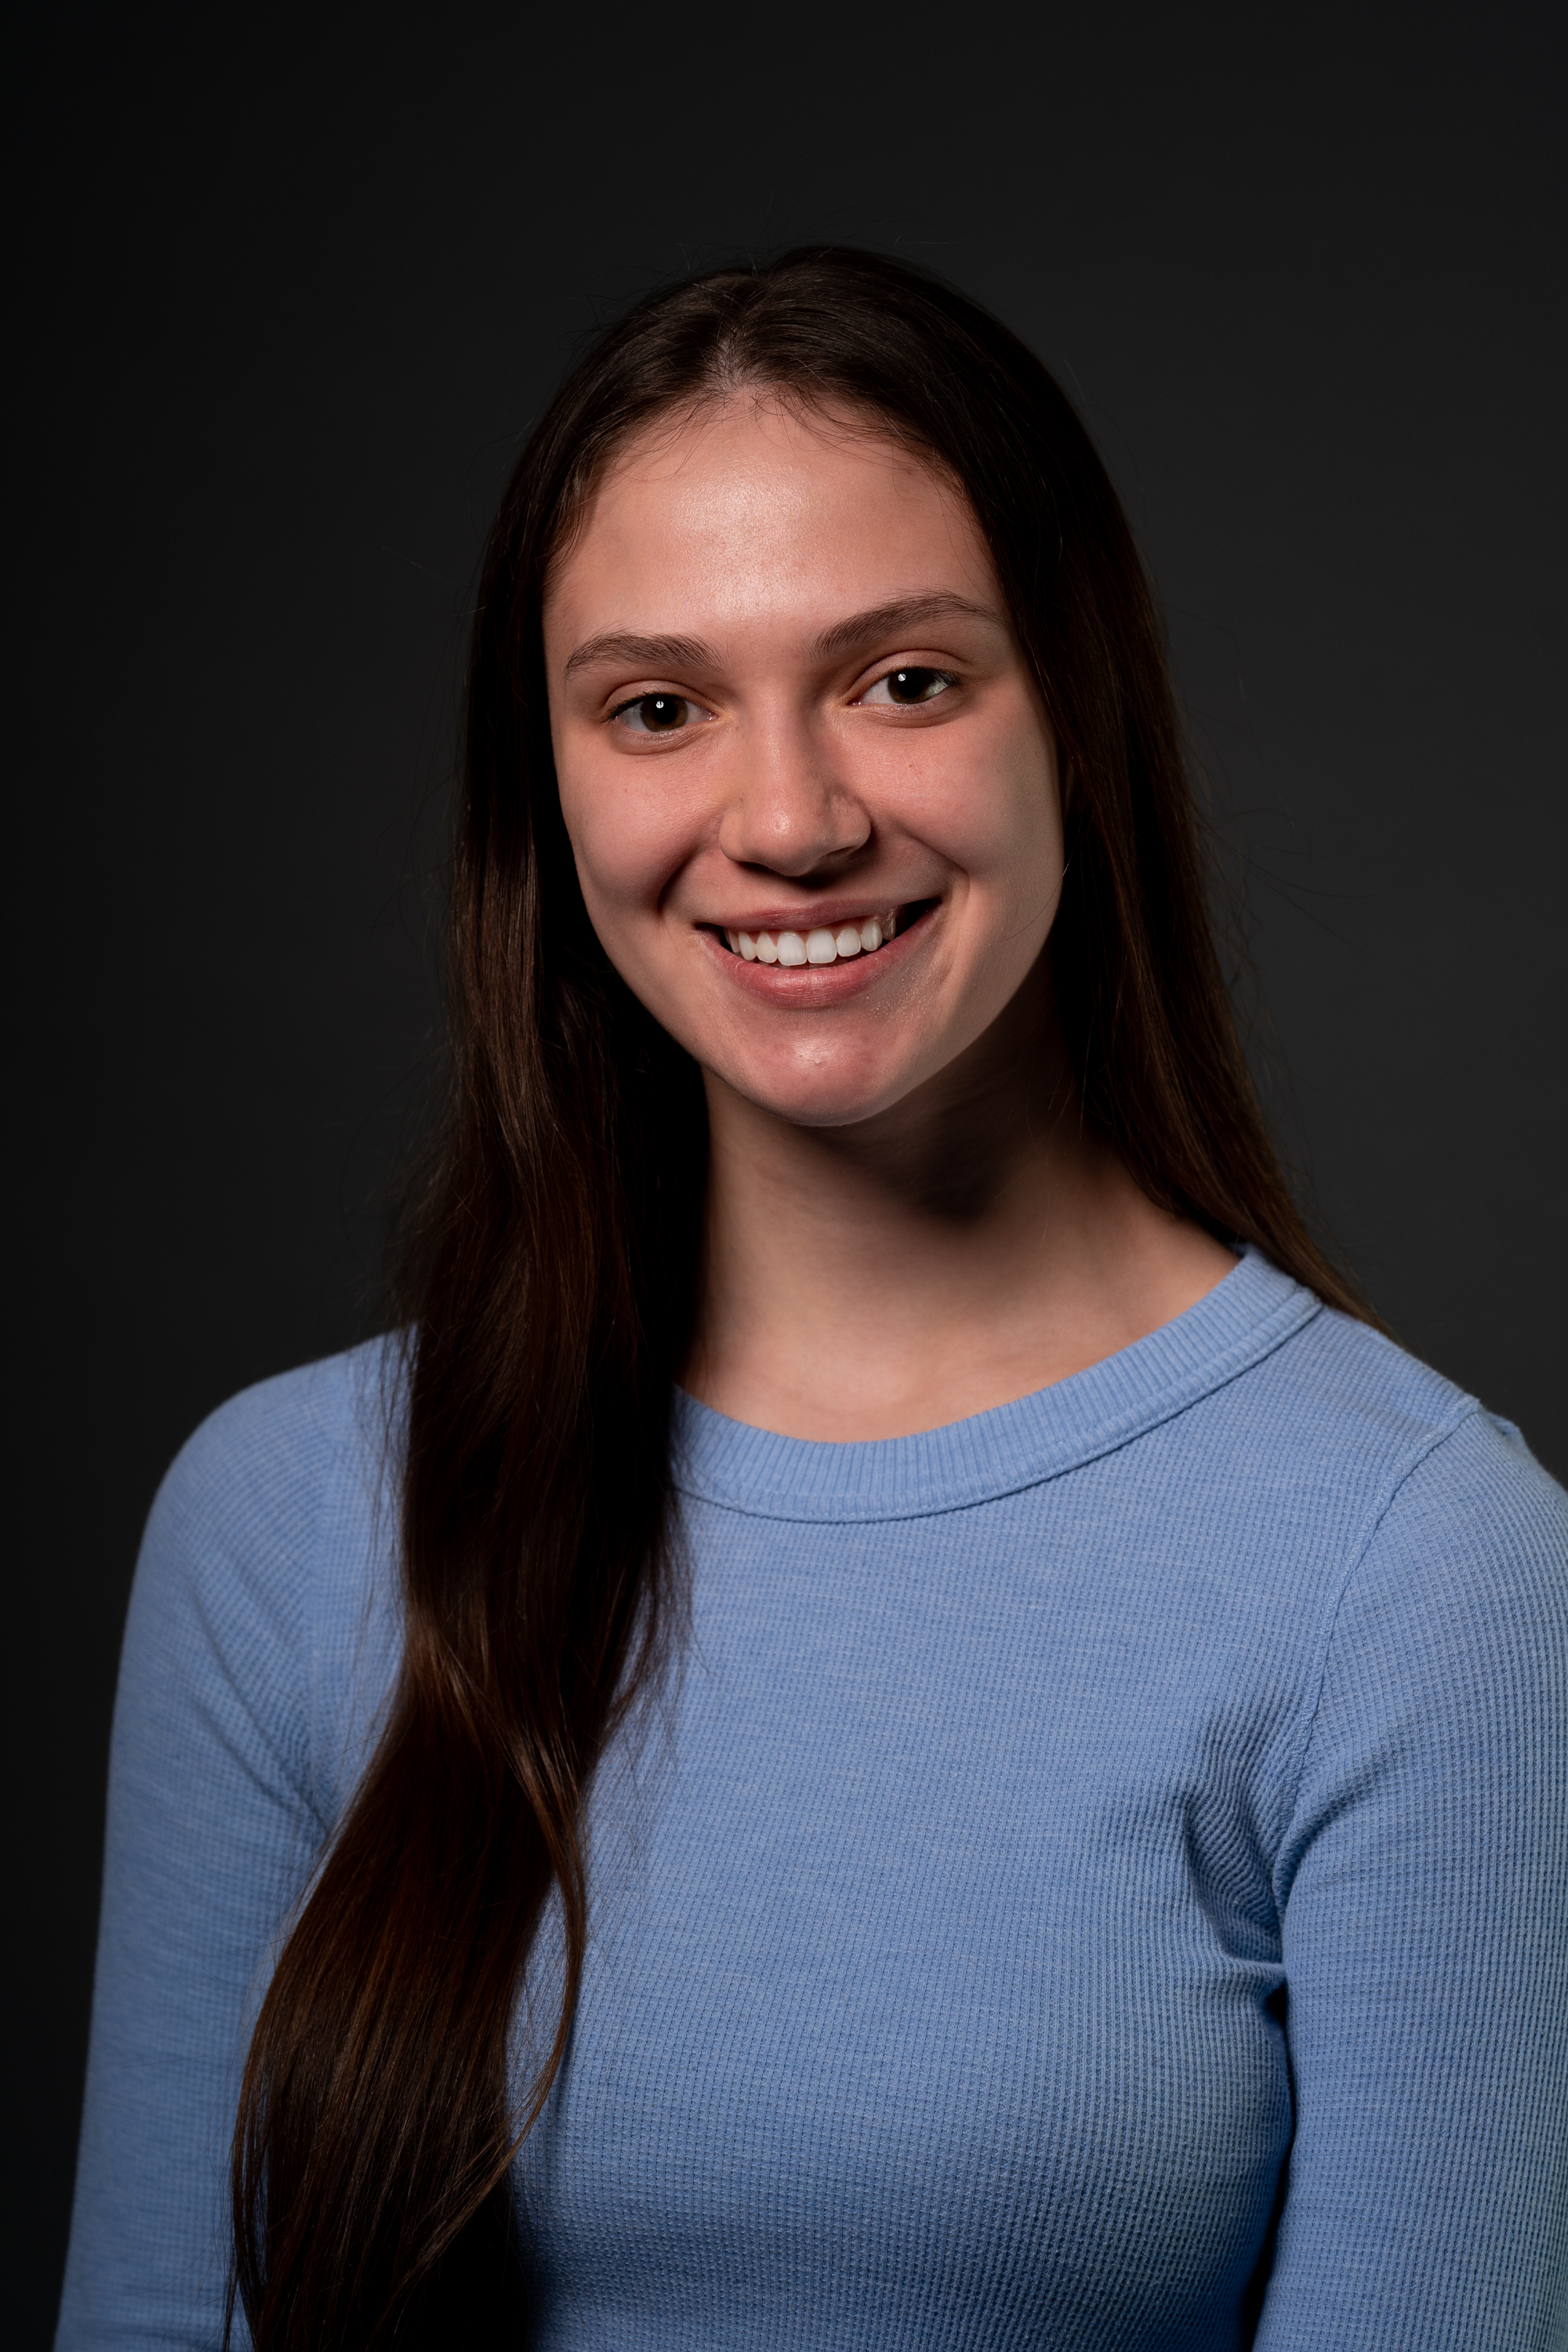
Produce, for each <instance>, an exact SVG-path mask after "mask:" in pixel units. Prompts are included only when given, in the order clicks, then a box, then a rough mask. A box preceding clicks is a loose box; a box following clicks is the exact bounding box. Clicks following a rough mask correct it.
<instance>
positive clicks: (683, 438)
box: [544, 392, 1234, 1440]
mask: <svg viewBox="0 0 1568 2352" xmlns="http://www.w3.org/2000/svg"><path fill="white" fill-rule="evenodd" d="M544 646H545V660H546V665H547V670H548V676H549V680H550V695H551V722H552V735H553V740H554V748H555V758H556V765H557V772H558V775H559V778H560V786H561V800H562V807H563V813H564V816H565V821H566V825H567V829H568V832H569V834H570V835H571V839H572V844H573V847H574V852H575V856H576V862H577V871H578V875H579V877H580V879H581V882H582V887H583V893H584V899H585V901H586V904H587V908H588V912H589V916H590V918H591V919H592V921H593V923H594V927H595V930H596V931H597V933H598V936H599V938H600V940H602V941H603V943H604V946H605V951H606V952H607V954H608V955H609V956H610V958H611V960H612V961H613V962H614V963H615V965H616V969H617V970H618V971H620V973H621V974H622V976H623V978H624V979H625V980H626V982H627V984H628V985H629V986H630V987H631V988H632V989H633V990H634V991H635V992H636V993H637V996H638V997H640V998H641V1000H642V1002H643V1003H645V1004H646V1005H647V1007H648V1009H649V1010H650V1011H651V1012H652V1013H653V1014H654V1015H655V1017H656V1018H657V1019H658V1021H659V1022H660V1023H661V1024H663V1025H664V1027H665V1028H666V1029H668V1031H669V1032H670V1034H672V1035H673V1036H675V1037H676V1038H678V1039H679V1042H680V1043H681V1045H684V1046H685V1047H686V1048H687V1050H688V1051H689V1053H690V1054H691V1055H693V1056H694V1058H695V1059H696V1061H697V1062H698V1063H699V1065H700V1067H701V1070H702V1073H703V1078H704V1083H705V1086H706V1089H707V1097H708V1108H709V1117H710V1131H711V1145H712V1152H711V1164H710V1191H709V1199H708V1203H707V1217H706V1235H705V1245H704V1262H703V1267H702V1277H701V1286H700V1297H699V1303H698V1315H697V1321H696V1330H695V1338H694V1341H693V1346H692V1350H691V1356H690V1360H689V1363H688V1364H687V1366H686V1368H685V1371H684V1374H683V1378H684V1381H685V1384H686V1385H687V1387H688V1388H689V1389H690V1390H691V1391H692V1392H693V1393H694V1394H696V1395H697V1396H699V1397H700V1398H701V1399H702V1400H703V1401H704V1402H706V1403H708V1404H710V1405H712V1406H714V1407H715V1408H716V1409H717V1410H718V1411H720V1412H725V1413H728V1414H730V1415H731V1416H732V1417H733V1418H734V1419H736V1420H739V1421H744V1422H749V1423H752V1424H753V1425H754V1426H757V1427H760V1428H763V1429H770V1430H775V1431H778V1432H779V1433H782V1434H784V1435H787V1436H795V1437H804V1438H818V1439H836V1440H849V1439H860V1438H882V1437H892V1436H901V1435H905V1434H908V1433H912V1432H914V1431H918V1430H922V1429H930V1428H933V1427H936V1426H939V1425H941V1424H942V1423H947V1422H952V1421H956V1420H960V1419H963V1417H964V1416H966V1415H968V1414H970V1413H974V1412H983V1411H984V1410H986V1409H987V1408H989V1407H991V1406H993V1405H997V1404H1002V1403H1005V1402H1008V1401H1009V1400H1011V1399H1013V1398H1015V1397H1018V1396H1023V1395H1026V1394H1029V1393H1031V1392H1032V1391H1036V1390H1037V1389H1040V1388H1043V1387H1046V1386H1047V1385H1048V1384H1049V1383H1051V1382H1053V1381H1059V1380H1063V1379H1066V1378H1068V1377H1069V1376H1070V1375H1071V1374H1072V1373H1074V1372H1077V1371H1080V1370H1083V1369H1084V1368H1085V1367H1086V1366H1088V1365H1090V1364H1093V1363H1097V1362H1099V1361H1100V1360H1101V1359H1102V1358H1104V1357H1106V1356H1108V1355H1110V1354H1112V1353H1113V1352H1115V1351H1116V1350H1117V1349H1121V1348H1124V1347H1126V1346H1128V1345H1129V1344H1130V1343H1131V1341H1133V1340H1135V1339H1140V1338H1142V1336H1143V1335H1144V1334H1145V1333H1147V1332H1149V1331H1151V1330H1153V1329H1155V1328H1157V1327H1158V1326H1159V1325H1161V1324H1162V1323H1164V1322H1167V1321H1169V1320H1170V1319H1171V1318H1173V1316H1175V1315H1179V1314H1181V1313H1182V1312H1183V1311H1184V1309H1185V1308H1186V1307H1190V1306H1191V1305H1193V1304H1194V1301H1195V1300H1196V1299H1198V1298H1200V1297H1202V1296H1203V1295H1204V1293H1205V1291H1207V1290H1209V1289H1210V1288H1212V1287H1213V1286H1214V1284H1215V1282H1217V1281H1219V1280H1220V1279H1221V1278H1222V1277H1223V1276H1225V1275H1226V1274H1227V1273H1228V1272H1229V1271H1230V1269H1231V1266H1232V1265H1233V1264H1234V1260H1233V1258H1232V1256H1231V1255H1230V1253H1229V1252H1228V1251H1226V1250H1225V1249H1223V1248H1222V1247H1221V1246H1220V1245H1219V1244H1217V1243H1215V1242H1214V1241H1213V1240H1211V1239H1210V1238H1209V1237H1208V1236H1207V1235H1206V1234H1204V1233H1202V1232H1201V1231H1199V1230H1198V1229H1197V1228H1196V1227H1194V1226H1193V1225H1190V1224H1187V1223H1183V1222H1182V1221H1180V1220H1178V1219H1177V1218H1174V1217H1172V1216H1169V1215H1167V1214H1166V1213H1164V1212H1163V1211H1162V1210H1159V1209H1157V1208H1155V1207H1154V1206H1153V1204H1152V1202H1149V1201H1148V1200H1147V1199H1145V1197H1144V1196H1143V1194H1142V1192H1139V1190H1138V1188H1137V1186H1136V1185H1135V1184H1134V1183H1133V1182H1132V1181H1131V1178H1130V1177H1129V1176H1128V1174H1127V1172H1126V1171H1125V1169H1124V1168H1123V1167H1122V1165H1121V1161H1120V1160H1119V1159H1118V1158H1117V1156H1116V1154H1115V1153H1114V1151H1113V1150H1111V1148H1110V1145H1109V1144H1108V1143H1107V1142H1106V1140H1105V1139H1103V1138H1101V1137H1100V1136H1099V1135H1098V1134H1097V1133H1095V1132H1094V1131H1092V1130H1091V1129H1088V1128H1087V1126H1086V1124H1085V1122H1084V1120H1083V1118H1082V1117H1081V1115H1080V1112H1079V1105H1078V1102H1077V1099H1076V1096H1075V1092H1074V1088H1073V1087H1072V1083H1071V1080H1070V1076H1069V1074H1068V1066H1067V1063H1066V1059H1065V1056H1064V1054H1063V1051H1062V1048H1061V1044H1060V1040H1059V1036H1058V1027H1057V1023H1056V1019H1055V1013H1054V1008H1053V1003H1052V992H1051V982H1050V966H1049V959H1048V958H1047V956H1046V955H1045V954H1044V952H1043V950H1044V949H1045V944H1046V940H1047V937H1048V936H1049V932H1050V927H1051V923H1052V921H1053V919H1054V917H1055V913H1056V908H1057V905H1058V898H1059V895H1060V891H1061V887H1062V877H1063V851H1062V819H1061V794H1060V788H1059V781H1058V759H1057V751H1056V745H1055V741H1054V740H1053V737H1052V732H1051V729H1050V726H1049V724H1048V722H1047V718H1046V714H1045V712H1044V710H1043V709H1042V708H1041V706H1040V702H1039V698H1038V695H1037V691H1036V689H1035V688H1034V685H1033V682H1032V680H1031V679H1030V677H1029V675H1028V672H1027V670H1026V666H1025V664H1024V662H1023V660H1022V658H1021V656H1020V654H1019V651H1018V647H1017V646H1016V642H1015V640H1014V637H1013V634H1012V631H1011V628H1010V626H1009V625H1008V622H1007V618H1006V614H1005V607H1004V604H1003V602H1002V598H1001V595H1000V592H999V590H998V587H997V584H996V581H995V578H994V572H993V570H992V566H991V562H990V558H989V554H988V552H987V550H986V548H985V545H984V540H983V539H982V537H981V535H980V532H979V530H978V528H977V526H976V524H975V522H974V520H973V516H972V514H971V512H970V510H969V509H968V507H967V505H966V503H965V501H964V500H963V498H962V497H961V496H960V495H959V494H958V493H957V492H956V491H955V490H953V489H952V488H951V487H950V486H948V485H947V484H946V483H945V482H944V481H943V480H942V479H941V478H939V477H938V475H937V474H936V473H935V472H934V471H933V470H932V469H931V467H929V466H928V465H926V464H925V463H923V462H921V460H919V459H918V458H916V457H912V456H911V455H910V454H909V453H907V452H905V451H903V450H901V449H900V448H899V447H898V446H896V445H894V444H893V443H891V442H890V441H889V440H888V439H886V438H885V437H882V436H879V435H878V434H877V433H876V432H875V430H874V429H872V428H869V427H868V426H867V425H865V424H863V423H861V422H859V421H858V420H856V419H855V418H853V417H849V416H845V415H840V416H825V415H814V414H808V415H800V414H797V413H795V412H794V411H793V410H792V409H790V408H789V407H787V406H785V405H784V404H781V403H780V402H779V401H778V400H777V399H776V398H772V397H768V396H765V395H759V394H752V393H750V392H743V393H742V394H738V395H736V396H734V397H732V398H731V399H730V400H729V401H728V402H726V403H724V404H719V405H712V406H709V407H707V408H705V409H702V410H700V411H699V412H697V413H695V414H690V415H684V416H679V417H676V418H673V419H665V420H662V421H661V422H660V423H659V425H657V426H656V427H655V428H653V429H652V430H650V431H649V432H648V433H647V434H645V435H644V436H642V437H641V438H640V439H638V440H637V441H635V442H634V443H632V444H631V445H630V446H628V447H627V448H626V450H625V451H623V453H622V454H621V456H620V457H619V459H618V461H617V462H616V465H615V466H614V467H613V468H612V469H611V470H610V471H609V472H608V473H607V475H606V476H605V478H604V479H603V481H602V482H601V483H600V485H599V487H598V489H597V491H596V494H595V498H594V499H593V500H592V502H591V504H590V507H589V509H588V511H587V513H586V515H585V517H584V521H583V524H582V527H581V528H580V530H578V532H577V534H576V535H575V537H574V540H573V541H572V542H571V544H570V545H569V546H568V548H567V549H566V551H564V553H563V557H562V559H561V560H560V561H559V562H558V564H557V566H556V570H555V572H554V575H553V577H552V583H551V589H550V593H549V595H548V597H547V599H546V604H545V614H544ZM900 672H901V673H905V674H906V675H905V676H904V677H903V679H902V681H901V683H900V681H899V680H898V678H897V676H896V674H898V673H900ZM922 672H924V673H927V674H928V675H927V676H925V677H921V675H920V673H922ZM911 692H912V693H914V694H916V695H917V696H918V699H915V700H912V701H910V700H908V699H906V700H903V701H900V700H899V699H898V698H897V697H898V695H899V694H900V693H902V694H904V695H905V696H908V695H910V693H911ZM650 697H653V698H659V699H658V701H656V702H650V701H648V700H647V698H650ZM650 719H651V720H652V721H654V722H656V723H653V724H650V723H649V722H650ZM665 719H676V720H678V721H679V723H678V724H674V725H666V724H662V723H658V722H662V721H664V720H665ZM895 907H896V908H900V909H903V910H905V915H904V917H903V918H902V919H901V920H900V932H899V935H898V936H896V937H895V938H894V939H893V940H892V941H891V942H890V943H889V945H887V946H884V947H882V948H881V949H879V950H877V951H876V952H875V953H868V954H862V955H860V956H858V957H857V958H855V959H853V960H850V961H842V962H839V963H837V964H833V965H828V966H825V967H822V968H820V969H817V968H813V967H810V966H807V967H806V968H805V969H804V970H795V971H789V970H785V969H783V968H782V967H778V966H774V967H772V968H769V967H766V966H764V965H763V964H760V963H748V962H746V961H742V959H741V958H740V957H738V956H736V955H735V954H733V953H732V952H731V950H729V948H727V947H726V945H725V943H724V936H723V935H724V932H725V930H726V929H733V930H739V929H747V930H749V931H752V932H755V931H758V930H763V929H773V930H774V931H776V930H777V929H781V928H789V929H795V930H797V931H799V932H801V933H803V934H804V933H805V931H806V930H808V929H811V928H813V927H815V926H817V925H823V926H826V927H827V928H829V929H837V927H838V926H840V925H842V924H843V923H845V922H847V921H854V922H858V921H860V920H862V919H865V918H868V917H869V916H871V915H873V914H877V913H879V912H883V911H886V910H887V909H889V908H895ZM906 923H907V928H906V927H905V926H906Z"/></svg>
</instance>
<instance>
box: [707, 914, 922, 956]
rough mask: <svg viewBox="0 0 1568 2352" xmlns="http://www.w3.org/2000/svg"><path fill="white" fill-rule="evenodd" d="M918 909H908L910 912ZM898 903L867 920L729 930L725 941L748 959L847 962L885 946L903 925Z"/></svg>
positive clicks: (733, 949) (726, 932)
mask: <svg viewBox="0 0 1568 2352" xmlns="http://www.w3.org/2000/svg"><path fill="white" fill-rule="evenodd" d="M916 911H918V909H914V908H910V909H906V910H905V912H906V915H909V914H911V913H914V912H916ZM899 913H900V910H899V908H897V907H890V908H889V909H888V910H887V912H886V913H885V914H876V915H868V916H867V917H866V918H865V919H864V920H863V921H860V922H851V923H840V924H837V925H835V926H833V927H832V928H831V929H830V928H828V927H827V926H826V925H819V926H817V927H816V929H810V930H804V931H790V930H771V931H741V930H734V931H731V930H726V931H725V932H724V944H725V945H726V947H727V948H728V949H729V950H730V952H731V955H737V956H740V957H742V959H743V960H744V961H745V962H747V963H779V964H785V965H800V964H828V963H842V962H847V961H848V959H849V958H850V957H851V956H859V955H875V954H876V952H877V950H878V949H879V948H881V947H885V946H886V944H887V942H888V941H889V940H890V939H892V938H893V937H894V935H895V934H896V932H897V930H898V928H899Z"/></svg>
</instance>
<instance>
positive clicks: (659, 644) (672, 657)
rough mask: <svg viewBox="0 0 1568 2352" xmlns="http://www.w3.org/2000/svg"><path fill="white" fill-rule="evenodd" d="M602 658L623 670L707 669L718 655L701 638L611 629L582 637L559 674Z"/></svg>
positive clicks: (567, 673) (565, 674)
mask: <svg viewBox="0 0 1568 2352" xmlns="http://www.w3.org/2000/svg"><path fill="white" fill-rule="evenodd" d="M602 661H613V662H616V664H618V665H619V667H621V668H623V669H647V670H665V669H702V668H705V667H706V668H712V667H715V665H716V664H717V661H718V656H717V655H716V654H715V653H714V651H713V648H712V646H705V645H704V644H703V643H702V640H701V638H700V637H627V636H622V635H620V634H619V633H618V632H616V631H612V632H611V633H610V634H609V635H606V636H602V637H588V638H585V639H584V642H583V644H582V645H580V646H578V648H577V650H576V652H575V653H574V654H571V655H569V656H567V661H566V667H565V668H564V670H563V672H562V676H563V677H571V676H572V673H573V671H574V670H579V669H587V668H588V667H590V666H591V665H592V664H593V663H594V662H602Z"/></svg>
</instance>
